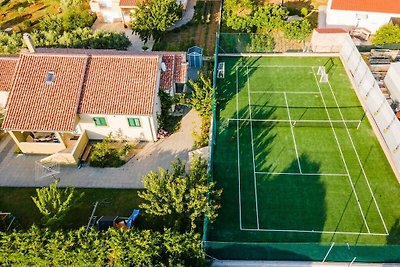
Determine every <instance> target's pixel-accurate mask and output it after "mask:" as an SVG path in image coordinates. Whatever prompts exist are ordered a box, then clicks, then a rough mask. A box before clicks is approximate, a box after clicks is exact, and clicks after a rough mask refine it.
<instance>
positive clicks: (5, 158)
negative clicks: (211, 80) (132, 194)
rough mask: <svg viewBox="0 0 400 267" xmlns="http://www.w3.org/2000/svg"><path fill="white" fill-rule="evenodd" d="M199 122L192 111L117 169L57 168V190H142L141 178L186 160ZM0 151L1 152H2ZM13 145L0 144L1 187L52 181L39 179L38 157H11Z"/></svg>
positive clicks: (8, 141)
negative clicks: (176, 127) (170, 132)
mask: <svg viewBox="0 0 400 267" xmlns="http://www.w3.org/2000/svg"><path fill="white" fill-rule="evenodd" d="M199 125H200V118H199V116H198V115H197V113H196V112H195V111H190V112H189V113H187V114H186V115H185V116H184V117H183V119H182V122H181V128H180V130H179V131H178V132H176V133H174V134H173V135H171V136H170V137H168V138H166V139H163V140H159V141H158V142H156V143H149V144H147V145H146V146H145V147H144V148H143V149H142V150H141V151H140V152H139V153H138V154H137V155H136V156H135V157H134V158H132V159H131V160H130V161H129V162H127V163H126V164H125V165H124V166H122V167H120V168H92V167H82V168H81V169H78V168H75V167H60V173H59V174H58V175H57V177H59V178H60V183H59V185H60V186H74V187H90V188H143V184H142V177H143V175H145V174H147V173H149V172H150V171H151V170H157V169H158V167H163V168H166V169H168V168H169V167H170V163H171V161H172V160H174V159H176V158H180V159H183V160H186V161H187V160H188V152H189V151H191V150H192V145H193V141H194V140H193V137H192V131H193V129H198V126H199ZM2 148H3V149H2ZM14 150H15V145H14V142H13V141H12V140H11V139H10V138H9V137H8V138H7V139H5V140H4V141H3V142H2V143H1V144H0V186H15V187H40V186H46V185H48V184H50V183H51V182H52V178H51V177H47V178H38V177H36V174H35V164H36V163H35V162H36V161H38V160H40V159H42V158H44V156H39V155H16V154H14Z"/></svg>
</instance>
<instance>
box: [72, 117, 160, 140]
mask: <svg viewBox="0 0 400 267" xmlns="http://www.w3.org/2000/svg"><path fill="white" fill-rule="evenodd" d="M94 117H103V118H105V120H106V123H107V126H96V125H95V124H94V122H93V118H94ZM79 118H80V120H79V126H80V127H81V129H82V130H86V132H87V135H88V137H89V139H92V140H101V139H104V137H106V136H107V135H109V134H110V133H111V134H112V135H113V136H115V137H118V136H120V135H122V136H123V138H126V139H139V140H143V141H156V140H157V139H156V138H157V136H156V129H154V126H156V125H157V124H156V122H154V117H153V116H137V115H103V114H79ZM128 118H139V119H140V124H141V126H140V127H130V126H129V125H128Z"/></svg>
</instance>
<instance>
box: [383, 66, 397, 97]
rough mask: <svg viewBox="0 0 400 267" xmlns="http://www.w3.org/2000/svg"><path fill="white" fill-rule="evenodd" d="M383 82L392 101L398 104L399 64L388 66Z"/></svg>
mask: <svg viewBox="0 0 400 267" xmlns="http://www.w3.org/2000/svg"><path fill="white" fill-rule="evenodd" d="M384 82H385V85H386V87H387V89H389V92H390V94H391V97H392V99H393V100H395V101H398V102H400V62H396V63H392V64H390V67H389V70H388V72H387V73H386V77H385V79H384Z"/></svg>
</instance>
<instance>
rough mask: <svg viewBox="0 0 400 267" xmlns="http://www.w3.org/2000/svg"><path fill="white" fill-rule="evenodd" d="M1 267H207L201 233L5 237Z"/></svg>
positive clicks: (35, 231) (0, 240)
mask: <svg viewBox="0 0 400 267" xmlns="http://www.w3.org/2000/svg"><path fill="white" fill-rule="evenodd" d="M0 244H1V245H0V266H204V251H203V249H202V245H201V239H200V235H199V234H198V233H179V232H176V231H173V230H169V229H165V230H164V231H163V232H156V231H151V230H138V229H132V230H129V231H120V230H116V229H113V228H110V229H109V230H108V231H97V230H95V229H92V228H91V229H89V230H86V229H85V228H83V227H82V228H80V229H77V230H66V231H61V230H59V231H55V232H53V231H50V230H49V229H39V228H38V227H35V226H34V227H32V228H31V229H30V230H29V231H27V232H22V231H19V232H11V233H4V232H0Z"/></svg>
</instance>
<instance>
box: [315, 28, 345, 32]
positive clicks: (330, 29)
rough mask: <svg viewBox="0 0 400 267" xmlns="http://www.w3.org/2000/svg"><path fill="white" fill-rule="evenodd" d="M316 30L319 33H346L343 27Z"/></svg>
mask: <svg viewBox="0 0 400 267" xmlns="http://www.w3.org/2000/svg"><path fill="white" fill-rule="evenodd" d="M315 31H316V32H318V33H346V32H347V31H345V30H344V29H342V28H318V29H315Z"/></svg>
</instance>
